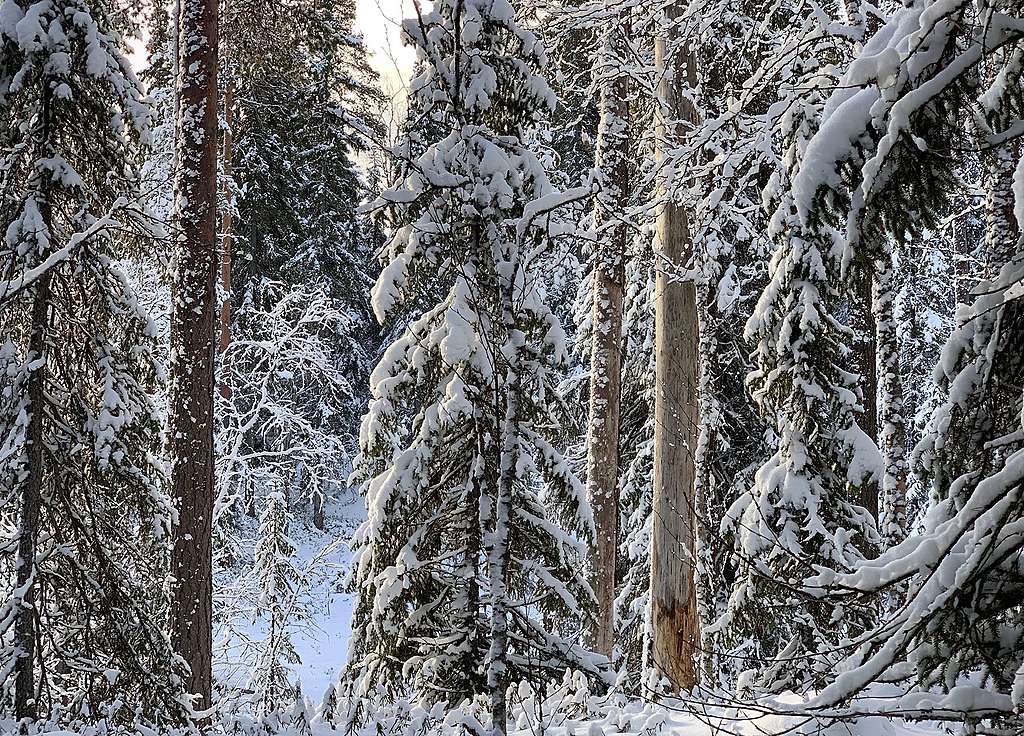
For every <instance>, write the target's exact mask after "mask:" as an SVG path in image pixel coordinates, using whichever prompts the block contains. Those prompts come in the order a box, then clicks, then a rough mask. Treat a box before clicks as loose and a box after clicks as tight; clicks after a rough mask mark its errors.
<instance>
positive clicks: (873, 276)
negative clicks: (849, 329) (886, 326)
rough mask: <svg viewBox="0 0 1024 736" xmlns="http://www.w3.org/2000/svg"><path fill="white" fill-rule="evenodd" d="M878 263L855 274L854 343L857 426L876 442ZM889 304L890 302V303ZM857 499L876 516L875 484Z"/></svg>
mask: <svg viewBox="0 0 1024 736" xmlns="http://www.w3.org/2000/svg"><path fill="white" fill-rule="evenodd" d="M876 269H877V265H876V264H872V265H871V266H870V267H869V268H867V269H865V272H864V273H862V274H858V276H857V279H858V280H857V295H856V296H857V299H856V305H855V306H856V309H857V313H858V314H859V317H860V319H859V321H860V326H861V340H860V343H859V344H858V346H857V353H858V363H859V364H860V366H859V369H860V376H861V382H860V389H861V393H862V395H863V404H864V411H863V413H862V414H861V415H860V417H859V424H860V428H861V429H862V430H864V433H865V434H866V435H867V436H868V437H870V438H871V440H872V442H874V443H875V444H876V445H877V444H878V322H877V320H878V314H877V313H876V311H875V309H874V298H873V291H874V287H875V282H876V281H877V279H878V274H877V270H876ZM890 306H891V305H890ZM858 503H859V504H860V505H861V506H863V507H864V508H865V509H867V510H868V511H869V512H870V513H871V516H872V518H874V519H875V520H877V519H878V486H877V485H875V484H874V483H866V484H864V486H862V487H861V489H860V498H859V499H858Z"/></svg>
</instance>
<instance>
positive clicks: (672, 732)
mask: <svg viewBox="0 0 1024 736" xmlns="http://www.w3.org/2000/svg"><path fill="white" fill-rule="evenodd" d="M363 515H364V511H363V506H362V502H361V501H360V500H359V499H350V500H345V501H339V502H335V503H334V504H333V505H331V506H329V507H328V509H327V519H326V529H325V530H323V531H320V530H317V529H315V528H313V527H312V526H311V525H310V524H308V523H307V522H306V521H304V520H303V519H302V518H297V519H296V520H295V521H294V522H293V526H292V529H291V531H290V536H291V538H292V541H293V542H294V544H295V546H296V550H297V554H296V557H297V567H299V568H305V567H307V565H309V564H310V562H311V561H314V560H316V559H317V557H318V555H320V554H322V550H324V549H325V548H327V547H330V546H332V545H333V547H332V549H331V551H330V553H329V554H328V555H326V556H325V557H323V559H321V560H319V561H318V562H316V563H315V565H314V567H313V568H311V569H310V570H309V573H310V574H309V584H308V591H307V594H306V596H305V601H306V605H307V606H308V610H307V613H308V618H307V620H306V621H305V622H303V623H302V624H301V625H300V626H298V627H297V628H296V629H295V631H294V632H293V634H292V637H293V644H294V646H295V650H296V652H297V654H298V655H299V658H300V660H301V661H300V663H299V664H297V665H294V666H293V667H292V671H293V674H294V681H295V682H298V683H301V687H302V691H303V693H304V694H305V696H306V697H307V698H309V699H310V700H311V701H312V703H313V704H314V707H315V705H316V704H319V703H320V701H321V698H322V696H323V694H324V692H325V691H326V689H327V687H328V685H329V684H330V683H331V682H332V680H333V679H334V678H335V677H336V675H337V673H338V670H339V668H340V667H341V665H342V664H343V662H344V659H345V654H346V651H347V647H348V640H349V636H350V633H351V628H350V624H351V616H352V600H351V596H350V595H348V594H346V593H342V592H341V591H340V583H341V579H342V577H343V576H344V573H345V569H346V565H347V563H348V559H349V549H348V546H347V544H346V542H347V540H348V539H349V537H350V535H351V533H352V531H353V530H354V529H355V527H356V526H357V525H358V524H359V522H360V521H361V520H362V518H363ZM251 526H252V529H251V530H249V531H248V533H247V534H243V537H246V536H249V537H251V538H250V539H249V540H248V541H246V542H245V543H244V544H245V547H246V548H248V549H251V542H252V539H253V538H254V536H255V531H256V524H255V519H253V520H251ZM248 565H249V563H248V561H247V560H245V559H244V558H243V559H242V560H240V562H239V564H238V565H237V566H236V568H235V569H233V570H232V571H231V573H230V576H233V577H234V578H236V579H238V580H240V584H239V585H238V587H237V588H235V592H241V594H242V595H241V598H242V599H243V600H245V599H247V598H246V597H247V596H251V595H252V593H251V591H248V590H247V586H248V585H250V584H251V582H252V581H251V580H248V579H247V572H246V571H247V568H248ZM244 610H245V605H244V604H243V605H242V606H241V607H240V612H239V613H238V614H237V615H236V617H235V618H234V620H233V621H232V622H231V623H232V625H231V627H230V629H229V627H226V626H225V625H224V624H223V622H222V623H221V626H220V627H219V631H218V635H217V638H216V642H217V643H216V644H215V646H216V648H217V651H216V652H215V655H216V660H217V664H216V674H217V677H218V678H219V679H221V680H222V681H223V682H225V683H228V684H230V685H232V686H235V687H240V688H243V689H244V688H245V686H246V683H247V681H248V677H249V672H250V670H251V665H252V656H253V650H252V649H247V648H246V646H245V641H246V640H247V639H248V640H250V641H259V640H260V639H261V638H262V637H263V636H264V634H265V631H264V628H263V625H262V624H261V622H259V621H256V622H253V621H252V615H251V611H250V612H249V613H248V615H245V614H243V612H244ZM516 701H517V699H516V698H513V703H512V706H513V707H512V720H513V723H512V724H510V725H514V728H511V729H510V732H509V736H541V735H542V734H543V736H610V735H611V734H624V735H627V736H634V735H636V736H648V735H649V736H655V734H659V735H665V736H781V735H783V734H794V735H799V736H940V735H947V734H951V733H957V732H958V730H957V728H956V727H955V726H952V725H950V724H922V723H906V722H903V721H893V720H891V719H888V718H882V717H872V718H863V719H861V720H859V721H858V722H856V723H833V724H824V723H821V722H817V721H813V720H809V719H806V718H800V717H794V716H782V715H764V714H762V713H761V712H759V711H754V710H748V711H743V710H739V711H738V710H736V709H717V710H712V709H709V708H700V707H695V706H694V704H693V703H688V702H681V701H671V700H663V701H660V702H657V703H655V702H650V701H644V700H641V699H630V700H625V699H622V698H621V697H618V696H613V697H610V698H609V697H604V696H592V695H590V694H589V693H587V692H585V689H582V690H579V691H577V690H576V689H575V688H574V687H573V686H572V685H570V684H566V685H565V686H564V687H563V688H561V689H559V691H558V692H557V693H553V694H552V695H551V696H550V697H548V698H545V699H543V700H538V699H536V698H532V697H531V696H530V695H529V694H528V693H523V694H522V696H521V698H520V699H518V702H516ZM794 702H795V701H794ZM459 718H460V715H459V713H458V711H456V712H455V713H454V714H449V717H448V718H447V719H445V720H446V721H447V725H441V724H440V723H438V722H436V721H435V722H434V726H435V727H437V728H436V733H438V734H439V736H447V735H448V734H454V733H456V732H458V733H462V732H463V730H464V729H463V728H462V727H461V726H460V725H459V724H458V721H459ZM428 720H430V719H428ZM2 725H3V724H0V728H2ZM294 730H295V729H292V728H289V727H284V728H282V729H281V731H280V734H281V736H290V734H291V733H292V732H293V731H294ZM312 732H313V734H315V735H316V736H332V735H333V734H334V733H335V732H334V731H333V729H331V728H329V727H327V726H326V725H325V724H323V723H315V724H314V725H313V729H312ZM298 733H300V731H296V734H298ZM302 733H304V732H302Z"/></svg>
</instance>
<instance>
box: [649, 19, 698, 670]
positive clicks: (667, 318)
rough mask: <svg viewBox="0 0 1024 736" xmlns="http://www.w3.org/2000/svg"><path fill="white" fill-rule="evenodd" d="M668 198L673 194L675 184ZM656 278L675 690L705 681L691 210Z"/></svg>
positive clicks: (673, 218)
mask: <svg viewBox="0 0 1024 736" xmlns="http://www.w3.org/2000/svg"><path fill="white" fill-rule="evenodd" d="M683 7H684V6H683V3H682V2H681V0H679V1H677V2H674V3H672V4H671V5H669V7H668V21H669V23H671V24H672V30H671V31H668V32H667V33H666V34H665V35H667V36H668V38H666V37H665V35H662V36H659V38H658V39H657V40H656V42H655V64H656V67H657V69H658V72H659V75H660V81H659V85H658V91H659V97H660V98H661V109H660V111H659V115H658V120H657V133H658V136H657V138H658V151H657V155H658V160H659V162H662V163H663V162H665V160H666V148H667V147H668V146H671V145H672V143H673V141H677V140H678V139H679V138H680V134H681V133H682V126H683V124H684V122H685V121H695V120H696V111H695V110H694V109H693V106H692V105H691V103H690V102H689V100H688V99H687V98H686V97H685V96H684V95H683V94H681V92H682V90H681V89H680V87H681V86H682V85H681V83H682V81H683V80H686V81H687V82H688V83H689V85H690V86H691V87H693V86H695V85H696V62H695V59H694V57H693V55H692V53H691V52H690V50H689V48H688V47H683V48H680V44H679V42H678V40H677V39H675V38H674V36H675V34H676V30H675V29H676V27H677V24H678V23H679V18H680V16H681V15H682V13H683ZM667 184H670V182H663V183H662V185H661V188H662V191H661V193H662V194H667V192H666V188H667V187H666V185H667ZM656 249H657V255H658V257H659V260H660V263H659V266H658V270H657V274H656V277H655V278H656V280H655V315H654V349H655V386H654V389H655V399H654V488H653V499H652V515H653V516H652V520H651V626H652V642H651V656H652V659H653V661H652V665H653V667H654V668H655V669H656V670H657V671H658V672H659V673H661V674H662V675H664V676H666V677H667V678H668V679H669V681H671V683H672V685H673V686H675V687H676V688H680V689H690V688H692V687H693V686H694V685H695V684H696V683H697V672H698V663H697V659H698V657H697V653H698V652H697V648H698V644H699V641H700V622H699V617H698V611H697V597H696V582H695V573H696V556H695V525H696V513H695V512H696V508H697V499H696V498H695V495H696V493H695V486H696V483H695V481H696V467H695V466H696V464H695V462H694V460H695V455H696V449H697V427H698V421H699V417H698V396H697V386H698V375H699V367H698V360H699V333H700V328H699V323H698V320H697V292H696V285H695V284H694V282H693V280H692V279H687V280H685V281H682V280H678V279H676V278H675V277H674V276H673V274H672V273H670V272H669V271H667V270H666V269H673V268H685V267H687V266H688V265H689V261H690V260H691V259H692V256H693V242H692V240H691V238H690V231H689V221H688V219H687V213H686V211H685V209H684V208H683V207H681V206H679V205H677V204H675V203H674V202H672V201H668V202H665V203H663V204H662V210H661V211H660V212H659V214H658V222H657V243H656Z"/></svg>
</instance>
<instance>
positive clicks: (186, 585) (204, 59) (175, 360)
mask: <svg viewBox="0 0 1024 736" xmlns="http://www.w3.org/2000/svg"><path fill="white" fill-rule="evenodd" d="M178 33H179V37H180V39H181V44H180V47H181V55H182V56H181V60H180V69H181V73H180V74H179V76H178V107H179V119H178V129H177V146H176V147H177V153H178V163H179V166H178V171H177V179H176V182H175V184H176V196H175V201H176V202H177V205H176V207H177V209H176V211H175V227H176V234H177V239H178V248H177V254H176V272H175V280H174V313H173V316H172V320H171V356H172V358H171V377H172V383H171V397H170V417H169V422H168V423H169V437H170V453H171V480H172V483H173V489H174V490H173V492H174V500H175V503H176V505H177V509H178V515H179V516H178V526H177V530H176V535H175V539H174V548H173V550H172V552H171V574H172V577H173V579H172V583H171V610H170V619H171V620H170V629H171V644H172V646H173V647H174V650H175V652H177V654H178V655H179V656H181V657H182V659H184V661H185V662H186V663H187V664H188V666H189V669H190V672H189V676H188V678H187V680H186V685H187V689H188V691H189V692H190V693H194V694H195V695H197V696H198V698H197V700H196V702H195V703H194V705H195V707H196V708H197V709H205V708H208V707H210V705H211V696H212V673H211V660H212V656H211V655H212V649H213V641H212V637H213V634H212V602H213V557H212V523H213V502H214V480H213V478H214V475H213V380H214V379H213V362H214V360H213V359H214V329H215V327H214V324H215V311H216V287H215V284H216V278H217V264H216V252H217V228H216V219H217V3H216V2H215V0H181V14H180V16H179V17H178Z"/></svg>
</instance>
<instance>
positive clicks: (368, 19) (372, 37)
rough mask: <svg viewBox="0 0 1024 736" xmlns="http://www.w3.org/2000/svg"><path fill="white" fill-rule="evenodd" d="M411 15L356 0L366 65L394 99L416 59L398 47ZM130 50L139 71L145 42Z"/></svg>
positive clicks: (400, 0)
mask: <svg viewBox="0 0 1024 736" xmlns="http://www.w3.org/2000/svg"><path fill="white" fill-rule="evenodd" d="M427 4H429V2H428V1H425V2H424V5H427ZM412 15H413V5H412V0H356V29H355V30H356V32H357V33H361V34H362V35H363V37H364V39H365V41H366V46H367V49H368V50H369V52H370V63H371V64H372V65H373V68H374V69H375V70H376V71H377V73H378V74H380V76H381V86H382V87H383V89H384V92H385V93H386V94H387V95H388V96H389V97H392V98H396V99H401V98H402V97H403V96H404V95H403V90H404V88H405V82H406V81H407V80H408V79H409V77H410V76H411V73H412V67H413V62H415V60H416V54H415V52H414V51H413V50H412V49H410V48H409V47H407V46H404V45H402V42H401V38H400V33H399V24H400V23H401V21H402V18H406V17H411V16H412ZM132 47H133V49H134V52H133V53H132V55H131V60H132V65H133V66H134V67H135V68H136V69H141V68H142V67H143V66H145V63H146V56H145V43H144V42H143V40H141V39H136V40H135V41H134V42H133V43H132Z"/></svg>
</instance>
